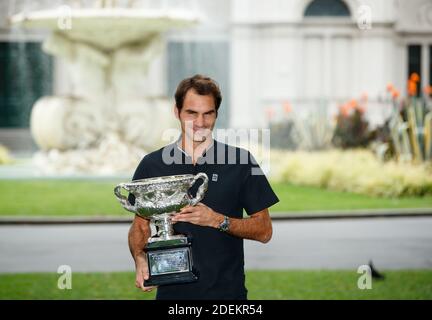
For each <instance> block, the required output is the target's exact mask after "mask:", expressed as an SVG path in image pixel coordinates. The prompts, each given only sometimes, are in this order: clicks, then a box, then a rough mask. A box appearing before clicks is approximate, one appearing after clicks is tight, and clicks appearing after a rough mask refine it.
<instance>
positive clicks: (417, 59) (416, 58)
mask: <svg viewBox="0 0 432 320" xmlns="http://www.w3.org/2000/svg"><path fill="white" fill-rule="evenodd" d="M421 51H422V50H421V45H409V46H408V77H410V76H411V74H413V73H417V74H418V75H419V76H420V82H419V83H418V85H417V94H420V93H421V88H422V84H421V81H422V73H421V69H422V68H421Z"/></svg>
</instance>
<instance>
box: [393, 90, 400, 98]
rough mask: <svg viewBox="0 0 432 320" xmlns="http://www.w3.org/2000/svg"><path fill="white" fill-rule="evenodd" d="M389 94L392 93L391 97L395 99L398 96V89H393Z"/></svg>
mask: <svg viewBox="0 0 432 320" xmlns="http://www.w3.org/2000/svg"><path fill="white" fill-rule="evenodd" d="M391 94H392V98H393V99H395V100H396V99H397V98H399V96H400V93H399V90H396V89H394V90H393V91H392V93H391Z"/></svg>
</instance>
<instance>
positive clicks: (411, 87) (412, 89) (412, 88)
mask: <svg viewBox="0 0 432 320" xmlns="http://www.w3.org/2000/svg"><path fill="white" fill-rule="evenodd" d="M408 94H409V95H410V96H416V95H417V83H416V82H415V81H413V80H411V79H410V80H408Z"/></svg>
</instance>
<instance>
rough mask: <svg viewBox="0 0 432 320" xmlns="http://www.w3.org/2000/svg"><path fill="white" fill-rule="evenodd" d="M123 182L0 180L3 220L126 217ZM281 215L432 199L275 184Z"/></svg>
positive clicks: (415, 204)
mask: <svg viewBox="0 0 432 320" xmlns="http://www.w3.org/2000/svg"><path fill="white" fill-rule="evenodd" d="M118 182H119V181H113V182H106V181H103V182H101V181H65V180H29V181H16V180H0V216H116V215H117V216H118V215H120V216H124V215H125V214H129V213H127V212H126V211H125V210H124V209H123V208H121V206H120V204H119V203H118V202H117V200H116V198H115V196H114V194H113V188H114V186H115V185H116V184H117V183H118ZM273 188H274V191H275V192H276V194H277V195H278V197H279V199H280V202H279V203H278V204H276V205H275V206H273V207H272V208H271V211H272V212H273V213H275V214H277V212H281V211H309V210H310V211H313V210H339V209H345V210H347V209H348V210H351V209H378V208H432V197H430V196H429V197H405V198H395V199H392V198H378V197H369V196H365V195H359V194H352V193H344V192H336V191H329V190H323V189H319V188H315V187H299V186H293V185H288V184H280V183H279V184H276V183H275V184H273Z"/></svg>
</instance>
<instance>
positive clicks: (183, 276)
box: [144, 271, 198, 287]
mask: <svg viewBox="0 0 432 320" xmlns="http://www.w3.org/2000/svg"><path fill="white" fill-rule="evenodd" d="M197 280H198V276H197V275H196V274H195V273H193V271H189V272H183V273H177V274H162V275H158V276H151V277H149V279H148V280H144V286H145V287H151V286H163V285H172V284H184V283H191V282H195V281H197Z"/></svg>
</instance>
